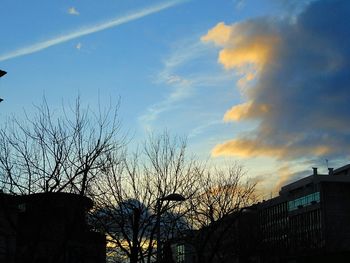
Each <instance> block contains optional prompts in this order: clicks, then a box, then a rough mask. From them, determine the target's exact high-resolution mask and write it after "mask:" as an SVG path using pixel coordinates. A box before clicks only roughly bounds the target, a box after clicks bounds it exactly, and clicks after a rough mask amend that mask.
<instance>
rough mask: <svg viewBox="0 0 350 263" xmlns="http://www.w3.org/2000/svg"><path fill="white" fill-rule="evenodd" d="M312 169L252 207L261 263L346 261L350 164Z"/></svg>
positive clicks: (349, 252) (349, 243) (349, 232)
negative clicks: (255, 208)
mask: <svg viewBox="0 0 350 263" xmlns="http://www.w3.org/2000/svg"><path fill="white" fill-rule="evenodd" d="M313 170H314V171H313V174H312V175H310V176H308V177H305V178H303V179H300V180H298V181H296V182H294V183H291V184H288V185H286V186H284V187H282V188H281V191H280V192H279V196H278V197H276V198H273V199H270V200H267V201H264V202H262V203H260V204H258V226H259V230H260V233H259V234H260V241H261V244H260V254H261V258H262V262H288V261H290V262H310V261H313V260H314V261H315V262H316V261H317V260H325V259H329V260H338V261H337V262H341V261H339V260H345V259H350V224H349V223H350V165H346V166H343V167H340V168H338V169H336V170H333V169H331V168H330V169H329V173H328V174H319V173H318V172H317V169H316V168H314V169H313ZM344 262H345V261H344Z"/></svg>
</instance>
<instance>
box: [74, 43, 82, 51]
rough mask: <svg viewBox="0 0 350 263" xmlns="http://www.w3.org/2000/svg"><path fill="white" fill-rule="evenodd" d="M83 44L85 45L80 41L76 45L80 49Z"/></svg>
mask: <svg viewBox="0 0 350 263" xmlns="http://www.w3.org/2000/svg"><path fill="white" fill-rule="evenodd" d="M82 46H83V44H82V43H81V42H79V43H78V44H77V45H76V46H75V48H76V49H78V50H80V49H81V47H82Z"/></svg>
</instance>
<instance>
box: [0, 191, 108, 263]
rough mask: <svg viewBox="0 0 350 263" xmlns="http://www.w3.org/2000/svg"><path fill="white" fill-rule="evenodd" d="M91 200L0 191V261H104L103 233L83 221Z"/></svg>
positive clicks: (71, 262) (53, 262)
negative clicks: (94, 230)
mask: <svg viewBox="0 0 350 263" xmlns="http://www.w3.org/2000/svg"><path fill="white" fill-rule="evenodd" d="M91 208H92V201H91V200H90V199H89V198H87V197H83V196H79V195H75V194H68V193H41V194H32V195H23V196H13V195H9V194H4V193H0V262H7V263H22V262H33V263H34V262H35V263H42V262H45V263H78V262H79V263H105V244H106V241H105V236H104V235H102V234H100V233H96V232H93V231H92V230H91V229H90V228H89V226H88V224H87V223H86V212H87V211H88V210H89V209H91Z"/></svg>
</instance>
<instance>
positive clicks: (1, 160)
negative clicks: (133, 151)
mask: <svg viewBox="0 0 350 263" xmlns="http://www.w3.org/2000/svg"><path fill="white" fill-rule="evenodd" d="M61 113H62V114H61V116H57V114H54V112H53V111H52V110H51V109H50V107H49V105H48V103H47V102H46V100H45V99H44V100H43V103H42V105H41V106H38V107H36V113H35V114H34V115H27V114H26V117H25V118H24V119H20V118H16V117H14V118H12V119H10V120H9V121H8V122H7V123H6V125H4V126H3V127H2V128H1V129H0V189H2V190H3V191H4V192H8V193H12V194H32V193H39V192H69V193H77V194H80V195H86V194H87V191H89V186H90V184H91V182H92V181H93V180H95V179H96V177H97V176H98V175H99V174H100V170H101V169H102V168H104V169H105V168H106V165H105V164H106V158H107V157H108V156H109V155H110V153H111V152H116V151H118V150H119V149H120V148H121V147H122V146H123V144H124V137H123V136H121V134H120V123H119V120H118V116H117V113H118V105H116V106H114V107H112V106H111V107H109V108H108V109H107V110H105V111H102V110H99V112H93V111H91V110H90V109H89V108H87V109H82V107H81V105H80V101H79V99H77V100H76V103H75V105H74V107H72V108H69V109H68V110H67V109H66V108H65V107H63V109H62V112H61Z"/></svg>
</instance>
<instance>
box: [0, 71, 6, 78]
mask: <svg viewBox="0 0 350 263" xmlns="http://www.w3.org/2000/svg"><path fill="white" fill-rule="evenodd" d="M6 73H7V72H6V71H3V70H1V69H0V78H1V77H2V76H4V75H5V74H6Z"/></svg>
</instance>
